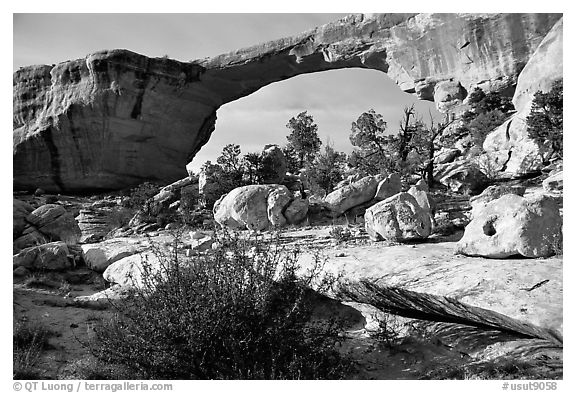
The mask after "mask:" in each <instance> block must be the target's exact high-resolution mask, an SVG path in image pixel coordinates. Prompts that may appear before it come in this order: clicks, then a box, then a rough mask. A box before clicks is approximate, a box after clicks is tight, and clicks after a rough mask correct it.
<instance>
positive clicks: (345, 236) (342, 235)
mask: <svg viewBox="0 0 576 393" xmlns="http://www.w3.org/2000/svg"><path fill="white" fill-rule="evenodd" d="M329 233H330V236H332V237H333V238H334V239H336V240H338V241H339V242H345V241H346V240H349V239H350V238H351V237H352V232H350V229H348V228H344V227H341V226H337V227H333V228H332V229H330V232H329Z"/></svg>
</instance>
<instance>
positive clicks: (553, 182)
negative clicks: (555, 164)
mask: <svg viewBox="0 0 576 393" xmlns="http://www.w3.org/2000/svg"><path fill="white" fill-rule="evenodd" d="M563 173H564V172H563V171H559V172H556V173H555V174H553V175H551V176H549V177H547V178H546V179H544V181H543V182H542V187H543V188H544V190H546V191H547V192H562V191H563V189H564V180H563Z"/></svg>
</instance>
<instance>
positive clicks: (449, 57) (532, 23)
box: [13, 14, 562, 192]
mask: <svg viewBox="0 0 576 393" xmlns="http://www.w3.org/2000/svg"><path fill="white" fill-rule="evenodd" d="M561 17H562V15H561V14H377V15H350V16H348V17H346V18H344V19H341V20H338V21H336V22H333V23H329V24H327V25H324V26H320V27H318V28H315V29H313V30H310V31H308V32H305V33H302V34H300V35H297V36H293V37H288V38H284V39H279V40H275V41H270V42H266V43H263V44H260V45H256V46H252V47H249V48H245V49H240V50H237V51H235V52H231V53H227V54H223V55H220V56H216V57H213V58H207V59H202V60H196V61H191V62H189V63H183V62H178V61H175V60H171V59H164V58H148V57H146V56H142V55H139V54H136V53H133V52H130V51H128V50H110V51H101V52H97V53H94V54H90V55H88V56H86V58H83V59H78V60H72V61H67V62H63V63H60V64H57V65H54V66H31V67H24V68H22V69H20V70H19V71H17V72H15V73H14V92H13V94H14V117H13V122H14V132H13V160H14V188H15V189H16V190H18V189H35V188H37V187H41V188H43V189H45V190H47V191H55V192H85V191H90V190H110V189H121V188H125V187H128V186H132V185H135V184H138V183H140V182H142V181H145V180H154V181H161V182H165V183H169V182H172V181H174V180H176V179H178V178H181V177H184V176H185V175H186V171H185V165H186V164H187V163H188V162H189V161H190V160H191V159H192V157H193V156H194V155H195V154H196V153H197V152H198V150H199V149H200V148H201V147H202V146H203V145H204V144H205V143H206V142H207V141H208V139H209V138H210V135H211V133H212V132H213V131H214V124H215V120H216V111H217V109H218V108H219V107H220V106H221V105H223V104H225V103H228V102H231V101H234V100H236V99H238V98H241V97H244V96H246V95H249V94H251V93H253V92H255V91H257V90H258V89H260V88H262V87H263V86H266V85H268V84H270V83H274V82H277V81H280V80H284V79H288V78H291V77H293V76H296V75H300V74H304V73H312V72H320V71H325V70H330V69H339V68H351V67H358V68H369V69H375V70H379V71H382V72H385V73H387V74H388V75H389V76H390V77H391V78H392V79H393V80H394V81H395V82H396V83H397V84H398V86H399V87H400V88H401V89H402V90H404V91H406V92H408V93H412V94H415V95H416V96H417V97H418V98H419V99H423V100H432V101H435V102H436V105H437V106H438V108H439V109H440V110H441V111H449V110H450V108H452V107H454V106H457V105H459V104H460V103H461V102H462V100H463V99H464V98H465V97H466V95H467V92H468V91H469V90H470V89H471V88H473V87H475V86H481V87H483V88H485V89H487V90H492V91H502V90H505V89H508V88H511V87H512V88H513V87H514V86H515V84H516V80H517V77H518V75H519V73H520V71H521V70H522V69H523V67H524V65H525V64H526V63H527V62H528V60H529V58H530V55H531V54H532V53H533V52H534V51H535V49H536V48H537V46H538V44H539V43H540V41H541V40H542V39H543V38H544V36H545V35H546V34H547V32H548V31H549V30H550V29H551V28H552V26H553V25H554V23H555V22H556V21H557V20H558V19H560V18H561ZM383 94H385V92H383Z"/></svg>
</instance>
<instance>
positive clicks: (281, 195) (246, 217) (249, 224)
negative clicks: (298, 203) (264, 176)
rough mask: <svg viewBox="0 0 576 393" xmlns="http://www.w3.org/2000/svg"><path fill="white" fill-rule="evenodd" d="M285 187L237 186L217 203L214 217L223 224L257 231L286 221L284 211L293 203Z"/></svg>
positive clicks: (275, 185)
mask: <svg viewBox="0 0 576 393" xmlns="http://www.w3.org/2000/svg"><path fill="white" fill-rule="evenodd" d="M290 195H291V194H290V191H288V189H287V188H286V187H285V186H281V185H277V184H273V185H250V186H243V187H238V188H235V189H234V190H232V191H230V192H229V193H228V194H226V195H223V196H222V198H220V199H219V200H218V201H216V203H215V204H214V219H215V220H216V222H217V223H218V224H220V225H221V226H223V227H224V226H225V227H229V228H241V229H244V228H247V229H251V230H254V231H260V230H264V229H268V228H269V227H270V226H271V225H272V226H281V225H284V224H285V223H286V218H285V217H284V216H283V214H282V211H283V210H284V208H285V207H286V205H287V204H288V203H289V202H290Z"/></svg>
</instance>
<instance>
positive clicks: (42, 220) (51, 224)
mask: <svg viewBox="0 0 576 393" xmlns="http://www.w3.org/2000/svg"><path fill="white" fill-rule="evenodd" d="M26 221H27V222H28V223H29V224H30V225H33V226H34V227H35V228H36V229H38V231H39V232H41V233H43V234H44V235H46V236H47V237H48V238H49V239H51V240H62V241H64V242H66V243H69V244H76V243H78V241H79V240H80V237H81V236H82V232H81V231H80V227H79V226H78V223H77V222H76V220H75V219H74V216H73V215H72V214H70V213H68V212H67V211H66V209H64V207H62V206H60V205H55V204H48V205H43V206H40V207H39V208H37V209H36V210H34V211H32V212H31V213H30V214H29V215H28V216H27V217H26Z"/></svg>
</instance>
